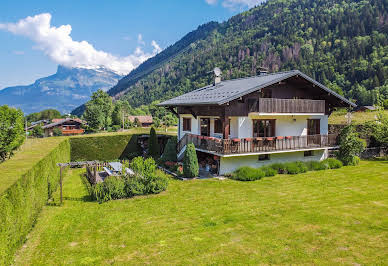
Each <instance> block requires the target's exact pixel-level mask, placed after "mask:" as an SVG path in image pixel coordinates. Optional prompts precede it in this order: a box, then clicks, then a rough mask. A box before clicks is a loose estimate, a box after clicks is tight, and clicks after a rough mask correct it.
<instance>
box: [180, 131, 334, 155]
mask: <svg viewBox="0 0 388 266" xmlns="http://www.w3.org/2000/svg"><path fill="white" fill-rule="evenodd" d="M337 139H338V135H334V134H332V135H309V136H285V137H271V138H245V139H218V138H213V137H204V136H198V135H194V134H186V135H185V136H184V137H183V138H182V139H181V140H180V141H179V143H178V152H179V151H181V150H182V149H183V148H184V147H185V146H186V145H187V144H189V143H193V144H194V146H195V147H196V148H197V149H200V150H204V151H209V152H213V153H217V154H221V155H230V154H245V153H261V152H263V153H264V152H274V151H287V150H301V149H310V148H324V147H335V146H337V145H338V140H337Z"/></svg>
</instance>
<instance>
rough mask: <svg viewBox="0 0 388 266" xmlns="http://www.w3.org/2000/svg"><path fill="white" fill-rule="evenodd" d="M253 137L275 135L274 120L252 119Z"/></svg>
mask: <svg viewBox="0 0 388 266" xmlns="http://www.w3.org/2000/svg"><path fill="white" fill-rule="evenodd" d="M253 137H264V138H266V137H275V120H274V119H271V120H253Z"/></svg>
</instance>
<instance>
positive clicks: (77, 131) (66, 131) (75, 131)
mask: <svg viewBox="0 0 388 266" xmlns="http://www.w3.org/2000/svg"><path fill="white" fill-rule="evenodd" d="M84 132H85V130H84V129H62V134H63V135H77V134H83V133H84Z"/></svg>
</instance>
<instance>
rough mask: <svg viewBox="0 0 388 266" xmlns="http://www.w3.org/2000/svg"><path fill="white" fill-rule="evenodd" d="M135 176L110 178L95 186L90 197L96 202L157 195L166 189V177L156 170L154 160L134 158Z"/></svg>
mask: <svg viewBox="0 0 388 266" xmlns="http://www.w3.org/2000/svg"><path fill="white" fill-rule="evenodd" d="M131 169H132V170H133V171H134V172H135V175H133V176H128V175H122V176H110V177H107V178H106V179H105V180H104V182H101V183H98V184H95V185H94V186H93V189H92V197H93V199H95V200H97V201H98V202H100V203H102V202H106V201H109V200H114V199H121V198H131V197H134V196H139V195H146V194H157V193H160V192H162V191H164V190H166V189H167V186H168V181H169V180H168V176H167V175H166V174H164V173H163V172H162V171H160V170H156V163H155V161H154V159H152V158H148V159H146V160H144V159H143V158H142V157H136V158H134V159H133V160H132V162H131Z"/></svg>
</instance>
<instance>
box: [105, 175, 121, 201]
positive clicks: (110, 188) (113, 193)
mask: <svg viewBox="0 0 388 266" xmlns="http://www.w3.org/2000/svg"><path fill="white" fill-rule="evenodd" d="M103 184H104V186H105V190H106V193H107V194H109V197H110V198H111V199H121V198H124V197H125V196H126V193H125V183H124V179H123V178H122V177H119V176H109V177H107V178H106V179H105V180H104V183H103Z"/></svg>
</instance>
